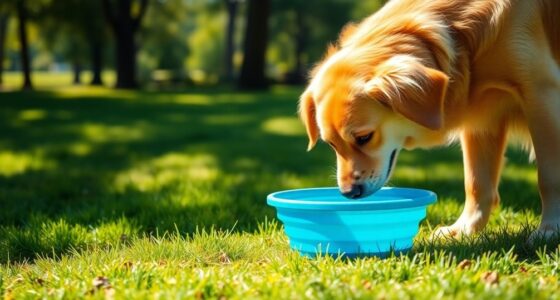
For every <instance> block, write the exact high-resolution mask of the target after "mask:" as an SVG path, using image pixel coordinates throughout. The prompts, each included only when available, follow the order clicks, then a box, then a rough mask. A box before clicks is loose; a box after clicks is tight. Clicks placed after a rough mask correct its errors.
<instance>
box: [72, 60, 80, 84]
mask: <svg viewBox="0 0 560 300" xmlns="http://www.w3.org/2000/svg"><path fill="white" fill-rule="evenodd" d="M73 69H74V81H73V83H74V85H80V84H82V65H81V64H80V63H74V66H73Z"/></svg>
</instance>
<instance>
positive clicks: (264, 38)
mask: <svg viewBox="0 0 560 300" xmlns="http://www.w3.org/2000/svg"><path fill="white" fill-rule="evenodd" d="M269 14H270V0H249V7H248V12H247V26H246V28H245V44H244V51H243V52H244V54H243V64H242V66H241V75H240V76H239V82H238V85H239V87H240V88H242V89H262V88H266V87H267V86H268V81H267V79H266V76H265V60H266V47H267V43H268V17H269Z"/></svg>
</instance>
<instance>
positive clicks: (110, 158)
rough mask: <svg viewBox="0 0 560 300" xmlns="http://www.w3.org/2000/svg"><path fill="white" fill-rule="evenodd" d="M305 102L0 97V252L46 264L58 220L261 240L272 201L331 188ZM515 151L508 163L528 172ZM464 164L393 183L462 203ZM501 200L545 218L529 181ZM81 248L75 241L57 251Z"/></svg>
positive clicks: (287, 95)
mask: <svg viewBox="0 0 560 300" xmlns="http://www.w3.org/2000/svg"><path fill="white" fill-rule="evenodd" d="M299 92H300V91H299V90H297V89H277V90H274V91H273V92H268V93H265V92H261V93H238V92H232V91H229V90H223V89H219V90H203V91H196V92H186V93H178V92H158V93H156V92H123V91H112V90H93V91H88V90H68V91H65V90H61V91H51V92H37V93H4V94H0V97H1V98H0V131H1V132H2V135H1V136H0V162H2V163H8V164H9V165H8V167H6V168H3V170H0V201H1V202H2V210H0V232H1V233H9V234H4V236H3V237H0V245H5V246H6V248H7V249H8V251H10V252H11V257H12V259H16V260H18V259H27V258H33V257H35V256H36V255H38V254H41V255H44V254H45V253H47V254H48V252H49V251H51V250H52V248H53V247H52V244H50V243H49V242H48V241H47V242H44V243H43V244H44V245H43V246H41V247H39V246H37V245H38V242H37V241H36V240H37V239H40V237H38V236H35V235H36V234H40V231H38V230H35V229H34V228H35V227H37V226H39V225H40V224H44V223H45V222H47V223H48V222H49V221H50V222H54V223H56V222H59V221H61V220H62V221H63V222H66V223H67V224H69V225H70V227H72V226H81V227H83V228H86V230H90V231H91V230H95V229H96V228H98V227H102V226H104V225H107V224H115V223H118V222H121V221H120V220H123V219H125V220H128V222H129V223H130V224H132V225H130V224H129V225H130V226H131V227H132V228H131V229H130V231H131V233H130V234H132V235H142V234H153V233H154V232H156V231H157V232H160V233H161V232H166V231H176V230H178V231H179V232H181V233H187V234H189V233H192V232H193V231H194V230H195V229H196V228H197V227H198V226H203V227H209V226H216V227H218V228H233V227H235V229H236V230H244V231H253V230H255V229H256V228H257V224H258V223H259V221H261V220H263V219H264V218H274V217H275V214H274V211H273V210H272V209H271V208H269V207H267V206H266V203H265V198H266V195H267V194H268V193H270V192H273V191H277V190H281V189H287V188H297V187H305V186H326V185H334V184H335V180H334V178H333V177H332V174H333V173H334V172H333V167H334V155H333V154H332V153H331V152H330V150H329V149H328V148H327V147H324V146H321V145H320V146H319V147H318V148H317V149H316V150H314V151H313V152H312V153H309V154H308V153H306V152H305V146H306V144H307V139H306V136H305V133H304V131H303V128H302V126H301V125H300V124H299V122H298V121H297V119H296V102H297V98H298V95H299ZM512 153H513V155H514V159H513V160H510V164H511V165H514V166H516V167H518V168H522V169H523V168H525V169H526V168H529V169H530V168H531V167H530V166H527V164H526V163H525V162H524V161H522V159H521V157H522V155H521V154H519V152H515V151H514V152H512ZM460 164H461V156H460V151H459V149H458V148H457V147H455V148H453V149H451V150H443V149H439V150H434V151H415V152H410V153H406V154H403V155H402V157H401V158H400V161H399V167H403V168H406V167H408V168H412V169H421V170H430V169H435V168H440V169H442V171H441V172H443V173H442V176H440V177H438V178H430V177H426V178H423V179H418V178H415V177H407V176H405V175H403V176H400V177H399V176H397V178H395V180H394V181H393V183H394V184H395V185H403V186H415V187H421V188H427V189H430V190H434V191H436V192H438V194H439V195H440V197H441V196H445V197H447V198H450V199H455V200H457V201H460V202H462V199H463V182H462V170H461V168H460ZM451 166H453V167H451ZM446 174H447V175H449V176H446ZM502 190H505V191H507V193H506V194H507V195H508V197H503V198H504V199H503V205H504V206H510V207H512V208H515V209H529V210H533V211H536V210H537V207H538V202H537V203H535V205H533V204H532V203H531V201H533V202H534V201H535V200H531V201H526V199H528V198H530V199H538V193H537V192H536V188H535V187H532V186H531V184H530V182H528V181H523V180H519V179H512V178H509V179H508V178H505V179H504V180H503V181H502ZM509 196H515V197H516V198H513V197H509ZM509 199H511V200H509ZM37 220H41V222H38V221H37ZM38 224H39V225H38ZM117 227H118V226H117ZM116 230H122V229H116ZM18 231H25V232H27V233H22V234H21V235H18V234H19V233H17V232H18ZM62 232H64V230H63V231H62ZM25 234H30V237H28V238H26V237H25V236H24V235H25ZM118 236H119V235H117V236H116V239H117V240H118ZM84 239H85V240H84V242H83V244H84V245H87V244H88V243H89V242H88V241H87V238H84ZM22 241H23V244H22V243H21V242H22ZM34 241H35V242H34ZM26 242H29V244H25V243H26ZM34 245H35V246H34ZM79 245H81V244H76V243H74V244H73V243H72V241H69V242H68V243H67V244H63V245H62V246H60V247H59V248H60V249H59V250H57V251H54V252H57V253H62V252H64V251H66V250H67V249H68V248H71V247H76V246H79ZM2 257H5V255H4V256H2V255H0V259H2Z"/></svg>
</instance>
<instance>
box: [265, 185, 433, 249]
mask: <svg viewBox="0 0 560 300" xmlns="http://www.w3.org/2000/svg"><path fill="white" fill-rule="evenodd" d="M436 198H437V196H436V194H435V193H433V192H431V191H428V190H421V189H413V188H395V187H384V188H382V189H380V190H379V191H377V192H376V193H374V194H373V195H371V196H368V197H365V198H361V199H359V200H349V199H347V198H345V197H344V196H342V195H341V194H340V192H339V190H338V188H310V189H298V190H287V191H280V192H276V193H272V194H270V195H268V197H267V203H268V205H270V206H274V207H276V210H277V215H278V219H280V221H282V223H283V224H284V230H285V232H286V235H287V236H288V238H289V240H290V247H291V248H292V249H295V250H296V251H298V252H299V253H300V254H302V255H305V256H309V257H315V256H316V255H318V254H329V255H334V256H339V255H342V256H347V257H360V256H379V257H385V256H387V255H388V254H389V253H405V252H407V251H408V250H410V249H411V248H412V242H413V239H414V236H416V234H417V233H418V226H419V223H420V221H421V220H422V219H424V218H425V217H426V207H427V206H428V205H429V204H431V203H434V202H435V201H436Z"/></svg>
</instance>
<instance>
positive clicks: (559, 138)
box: [525, 80, 560, 240]
mask: <svg viewBox="0 0 560 300" xmlns="http://www.w3.org/2000/svg"><path fill="white" fill-rule="evenodd" d="M535 94H536V96H535V98H534V99H535V101H534V102H530V103H529V104H530V105H527V106H526V107H525V115H526V116H527V122H528V125H529V131H530V132H531V139H532V140H533V147H534V148H535V155H536V160H537V167H538V181H539V192H540V195H541V204H542V213H541V224H540V225H539V228H538V230H537V231H536V232H534V233H533V234H532V235H531V240H532V239H534V238H535V237H545V238H549V237H550V236H551V235H553V234H554V233H558V232H559V231H560V119H559V116H560V80H558V81H557V84H556V85H554V86H551V87H548V88H541V89H539V90H538V92H537V93H535Z"/></svg>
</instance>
